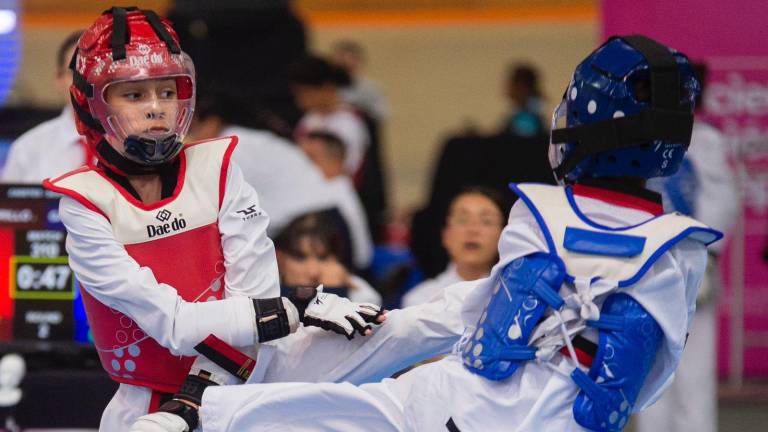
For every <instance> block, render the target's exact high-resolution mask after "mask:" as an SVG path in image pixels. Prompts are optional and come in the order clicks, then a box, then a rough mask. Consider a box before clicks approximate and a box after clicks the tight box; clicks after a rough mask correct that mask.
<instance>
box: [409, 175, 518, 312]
mask: <svg viewBox="0 0 768 432" xmlns="http://www.w3.org/2000/svg"><path fill="white" fill-rule="evenodd" d="M509 207H510V206H509V205H508V203H507V202H506V200H505V198H504V196H503V195H502V194H500V193H499V192H497V191H495V190H493V189H489V188H486V187H482V186H473V187H468V188H465V189H463V190H462V191H461V192H459V194H458V195H456V197H455V198H454V199H453V201H452V202H451V206H450V207H449V209H448V216H447V218H446V221H445V227H444V228H443V235H442V239H443V241H442V242H443V247H444V248H445V249H446V251H447V252H448V257H449V258H450V262H449V263H448V267H447V268H446V269H445V270H444V271H443V272H442V273H440V274H439V275H437V276H436V277H435V278H434V279H428V280H426V281H424V282H422V283H420V284H419V285H416V286H415V287H413V289H411V290H410V291H408V292H407V293H406V294H405V296H403V301H402V307H409V306H414V305H418V304H422V303H428V302H431V301H433V300H436V299H438V298H440V297H441V295H442V293H443V289H444V288H445V287H447V286H449V285H452V284H454V283H456V282H460V281H470V280H475V279H480V278H484V277H486V276H488V274H489V272H490V271H491V267H493V265H494V264H495V263H496V261H497V260H498V252H497V250H496V245H497V244H498V242H499V236H500V235H501V230H502V228H503V227H504V224H505V223H506V217H507V211H508V209H509Z"/></svg>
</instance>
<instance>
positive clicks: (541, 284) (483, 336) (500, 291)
mask: <svg viewBox="0 0 768 432" xmlns="http://www.w3.org/2000/svg"><path fill="white" fill-rule="evenodd" d="M564 278H565V266H564V265H563V262H562V260H561V259H560V258H559V257H557V256H556V255H550V254H546V253H535V254H531V255H527V256H525V257H521V258H518V259H516V260H514V261H512V262H510V263H509V264H507V265H506V267H504V269H503V270H502V271H501V275H500V277H499V278H498V280H497V281H496V284H497V285H496V287H495V289H494V293H493V295H492V296H491V300H490V302H489V303H488V306H487V307H486V308H485V311H483V314H482V315H481V317H480V321H479V322H478V323H477V326H476V328H477V330H476V332H475V334H474V335H473V336H472V340H471V341H468V342H467V345H466V346H465V348H464V353H463V360H464V365H465V367H466V368H467V369H468V370H469V371H470V372H472V373H475V374H478V375H481V376H483V377H485V378H488V379H491V380H503V379H506V378H508V377H510V376H511V375H512V374H513V373H514V372H515V370H517V368H518V366H519V364H520V363H521V362H522V361H525V360H531V359H533V358H535V357H536V348H535V347H529V346H528V340H529V338H530V336H531V333H532V332H533V329H534V328H535V327H536V325H537V324H538V322H539V319H540V318H541V316H542V314H543V313H544V311H545V310H546V308H547V307H548V306H551V307H553V308H554V309H559V308H560V307H561V306H562V305H563V299H562V298H561V297H560V295H559V294H558V291H559V290H560V286H561V285H562V283H563V279H564Z"/></svg>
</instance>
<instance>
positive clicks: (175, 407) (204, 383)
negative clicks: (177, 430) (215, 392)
mask: <svg viewBox="0 0 768 432" xmlns="http://www.w3.org/2000/svg"><path fill="white" fill-rule="evenodd" d="M200 373H201V374H204V375H205V376H209V375H208V372H205V371H200ZM214 385H218V384H216V383H215V382H213V381H211V380H208V379H205V378H204V377H203V376H199V375H187V379H186V380H184V383H183V384H182V385H181V388H179V391H178V392H176V394H175V395H173V399H171V400H169V401H168V402H166V403H164V404H162V405H161V406H160V408H159V409H158V411H162V412H168V413H171V414H176V415H177V416H179V417H181V418H182V419H184V421H185V422H186V423H187V425H188V426H189V430H190V431H192V430H195V428H197V425H198V423H199V422H200V416H199V414H198V410H197V409H196V408H194V407H193V406H192V405H189V404H187V403H184V402H189V403H191V404H193V405H194V406H197V407H199V406H200V404H201V403H202V400H203V392H204V391H205V389H206V388H207V387H208V386H214Z"/></svg>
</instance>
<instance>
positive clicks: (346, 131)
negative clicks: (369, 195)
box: [289, 56, 371, 176]
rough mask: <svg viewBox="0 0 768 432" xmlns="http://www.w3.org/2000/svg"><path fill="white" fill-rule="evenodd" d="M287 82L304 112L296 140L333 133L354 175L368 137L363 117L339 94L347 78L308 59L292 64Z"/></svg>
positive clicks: (321, 62) (340, 71) (323, 63)
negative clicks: (317, 133)
mask: <svg viewBox="0 0 768 432" xmlns="http://www.w3.org/2000/svg"><path fill="white" fill-rule="evenodd" d="M289 80H290V82H291V90H292V91H293V94H294V96H295V98H296V104H297V105H298V106H299V108H301V109H302V110H303V111H304V116H303V117H302V118H301V120H300V121H299V124H298V125H297V126H296V131H295V133H294V136H295V138H296V141H300V140H301V138H302V137H304V136H307V135H308V134H309V133H310V132H312V131H317V130H321V131H327V132H332V133H334V134H335V135H336V136H338V137H339V138H341V140H342V142H343V143H344V146H345V147H346V157H345V160H344V170H345V171H346V172H347V173H348V174H349V175H351V176H354V175H355V174H356V173H357V172H358V170H359V169H360V168H361V166H362V163H363V158H364V156H365V153H366V151H367V150H368V146H369V145H370V140H371V138H370V135H369V132H368V129H367V127H366V125H365V121H364V120H363V118H362V117H361V116H360V115H358V114H357V113H355V112H354V111H353V110H352V109H351V108H350V107H349V106H348V105H346V104H345V103H344V102H343V101H342V99H341V96H340V95H339V88H340V87H343V86H345V85H347V84H349V82H350V78H349V75H348V74H347V73H346V71H344V70H343V69H341V68H340V67H337V66H334V65H333V64H331V63H330V62H328V61H327V60H325V59H323V58H320V57H314V56H311V57H307V58H304V59H302V60H300V61H298V62H296V63H294V64H293V65H292V67H291V70H290V75H289Z"/></svg>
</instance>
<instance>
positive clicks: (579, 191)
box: [573, 184, 664, 216]
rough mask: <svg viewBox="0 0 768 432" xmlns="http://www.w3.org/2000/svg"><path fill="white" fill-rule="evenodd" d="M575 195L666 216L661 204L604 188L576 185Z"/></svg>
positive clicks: (574, 187)
mask: <svg viewBox="0 0 768 432" xmlns="http://www.w3.org/2000/svg"><path fill="white" fill-rule="evenodd" d="M573 193H574V194H575V195H578V196H583V197H587V198H594V199H597V200H600V201H603V202H607V203H609V204H615V205H618V206H621V207H627V208H632V209H636V210H642V211H644V212H648V213H650V214H652V215H654V216H661V215H662V214H664V207H663V206H662V205H661V204H659V203H656V202H653V201H649V200H646V199H643V198H640V197H637V196H634V195H628V194H625V193H621V192H616V191H612V190H608V189H603V188H597V187H592V186H585V185H582V184H576V185H574V186H573Z"/></svg>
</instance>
